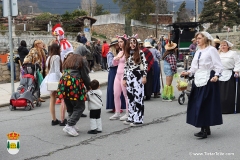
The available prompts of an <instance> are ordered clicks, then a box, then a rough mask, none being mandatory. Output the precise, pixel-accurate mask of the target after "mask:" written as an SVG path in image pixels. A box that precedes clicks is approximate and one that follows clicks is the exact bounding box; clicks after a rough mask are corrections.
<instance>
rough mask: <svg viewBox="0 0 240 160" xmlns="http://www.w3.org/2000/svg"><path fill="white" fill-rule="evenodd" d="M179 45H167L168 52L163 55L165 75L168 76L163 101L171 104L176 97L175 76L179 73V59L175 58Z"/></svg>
mask: <svg viewBox="0 0 240 160" xmlns="http://www.w3.org/2000/svg"><path fill="white" fill-rule="evenodd" d="M176 46H177V44H176V43H173V42H171V41H170V42H169V43H168V44H166V45H165V49H166V52H165V53H164V55H163V58H162V59H163V60H164V65H163V66H164V73H165V75H166V85H165V86H164V89H163V93H162V101H166V102H171V101H172V100H173V99H175V97H174V92H173V86H172V81H173V75H174V74H175V73H177V59H176V56H175V54H176V53H175V48H176Z"/></svg>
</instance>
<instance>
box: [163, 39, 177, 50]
mask: <svg viewBox="0 0 240 160" xmlns="http://www.w3.org/2000/svg"><path fill="white" fill-rule="evenodd" d="M176 47H177V44H176V43H173V42H172V41H170V42H168V44H166V45H165V49H166V50H172V49H174V48H176Z"/></svg>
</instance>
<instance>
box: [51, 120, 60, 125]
mask: <svg viewBox="0 0 240 160" xmlns="http://www.w3.org/2000/svg"><path fill="white" fill-rule="evenodd" d="M59 123H60V121H59V120H58V119H56V120H55V121H54V120H52V126H56V125H58V124H59Z"/></svg>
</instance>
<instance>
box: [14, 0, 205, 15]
mask: <svg viewBox="0 0 240 160" xmlns="http://www.w3.org/2000/svg"><path fill="white" fill-rule="evenodd" d="M26 1H30V2H32V3H35V4H36V5H32V4H31V3H28V4H26V3H25V2H26ZM80 1H81V0H69V1H66V0H18V3H19V5H21V6H24V7H26V8H28V6H33V12H39V11H40V10H41V11H43V12H50V13H54V14H63V13H65V12H66V11H73V10H75V9H78V8H81V6H80ZM202 1H203V0H202ZM202 1H199V13H200V12H201V10H202V8H203V2H202ZM182 2H183V0H168V10H169V11H173V4H174V6H175V7H174V11H175V12H176V11H177V10H178V8H179V6H180V5H181V3H182ZM97 3H98V4H102V5H103V7H104V9H105V10H110V12H111V13H119V12H120V9H119V7H118V5H117V4H115V3H114V2H113V1H112V0H97ZM186 3H187V5H186V8H187V9H189V10H192V9H193V10H194V9H195V0H186Z"/></svg>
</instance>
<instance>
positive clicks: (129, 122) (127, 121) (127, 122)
mask: <svg viewBox="0 0 240 160" xmlns="http://www.w3.org/2000/svg"><path fill="white" fill-rule="evenodd" d="M131 123H132V121H129V120H126V121H124V122H123V124H126V125H129V124H131Z"/></svg>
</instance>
